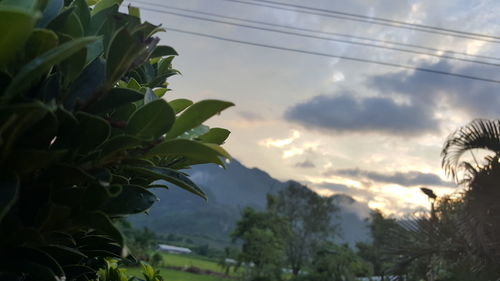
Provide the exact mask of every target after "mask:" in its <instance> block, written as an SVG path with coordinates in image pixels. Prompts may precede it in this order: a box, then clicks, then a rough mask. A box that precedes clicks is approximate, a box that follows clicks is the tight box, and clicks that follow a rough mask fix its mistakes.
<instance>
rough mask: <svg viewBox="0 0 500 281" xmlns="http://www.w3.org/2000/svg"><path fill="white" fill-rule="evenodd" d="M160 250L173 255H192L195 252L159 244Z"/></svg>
mask: <svg viewBox="0 0 500 281" xmlns="http://www.w3.org/2000/svg"><path fill="white" fill-rule="evenodd" d="M158 250H160V251H163V252H167V253H172V254H191V253H192V252H193V251H191V249H189V248H183V247H177V246H172V245H167V244H158Z"/></svg>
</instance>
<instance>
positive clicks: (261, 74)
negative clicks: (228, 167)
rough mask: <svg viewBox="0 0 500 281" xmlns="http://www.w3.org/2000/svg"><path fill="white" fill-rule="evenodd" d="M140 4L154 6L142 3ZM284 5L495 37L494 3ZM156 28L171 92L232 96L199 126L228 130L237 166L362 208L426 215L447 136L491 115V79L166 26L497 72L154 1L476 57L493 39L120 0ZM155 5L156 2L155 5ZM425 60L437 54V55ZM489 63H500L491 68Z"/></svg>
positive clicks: (495, 101) (499, 108)
mask: <svg viewBox="0 0 500 281" xmlns="http://www.w3.org/2000/svg"><path fill="white" fill-rule="evenodd" d="M144 1H146V2H149V3H152V5H149V4H144ZM281 1H282V2H286V3H294V4H300V5H309V6H314V7H317V8H323V9H332V10H340V11H345V12H350V13H357V14H362V15H367V16H373V17H383V18H390V19H395V20H401V21H407V22H413V23H420V24H426V25H433V26H440V27H446V28H451V29H457V30H466V31H470V32H476V33H485V34H498V33H499V26H500V18H499V17H498V15H497V11H499V10H500V2H499V1H496V0H461V1H432V0H414V1H392V0H379V1H375V0H374V1H365V0H352V1H327V0H321V1H319V0H318V1H314V2H311V1H304V0H289V1H285V0H281ZM130 2H131V3H134V5H136V6H139V7H149V8H154V9H155V10H157V12H151V11H148V10H145V9H143V10H142V17H143V18H145V19H146V20H148V21H150V22H153V23H155V24H160V23H161V24H162V25H163V26H164V27H165V28H166V29H167V33H166V34H163V35H160V36H161V39H162V41H161V42H162V44H168V45H172V46H173V47H175V49H176V50H177V51H178V52H179V54H180V56H179V57H178V58H176V59H175V60H174V65H175V68H177V69H179V70H181V72H182V73H183V75H182V76H178V77H174V78H172V79H170V83H171V88H172V89H173V91H172V92H171V94H170V95H171V96H169V97H167V99H168V98H172V99H174V98H178V97H187V98H191V99H193V100H201V99H206V98H216V99H224V100H230V101H233V102H234V103H236V107H234V108H232V109H229V110H228V111H227V112H224V113H223V114H222V115H221V116H220V117H217V118H215V119H214V120H212V121H211V122H210V125H212V126H221V127H225V128H228V129H230V130H231V131H232V134H231V137H230V140H229V141H228V142H227V144H226V148H227V150H228V151H230V152H231V154H232V155H233V156H234V157H235V158H236V159H238V160H240V161H241V162H242V163H243V164H245V165H247V166H249V167H259V168H261V169H263V170H265V171H267V172H268V173H270V174H271V176H273V177H275V178H278V179H280V180H289V179H293V180H296V181H299V182H302V183H304V184H307V185H308V186H310V187H311V188H313V189H314V190H316V191H317V192H318V193H319V194H321V195H325V196H329V195H333V194H337V193H346V194H349V195H351V196H353V197H354V198H355V199H357V200H359V201H362V202H364V203H366V204H368V205H369V206H370V207H372V208H380V209H382V210H385V211H387V212H392V213H395V214H403V213H405V212H410V211H413V210H416V209H419V208H427V207H428V205H429V204H428V201H427V197H426V196H425V195H424V194H422V193H421V192H420V190H419V187H420V186H428V187H431V188H433V189H434V190H435V191H436V193H437V194H439V195H442V194H446V193H451V192H454V191H456V190H457V189H456V188H454V187H453V185H452V184H451V183H450V179H449V178H447V177H446V176H445V175H444V173H443V171H442V169H441V167H440V161H441V160H440V151H441V147H442V144H443V143H444V141H445V139H446V137H447V136H448V135H449V134H450V133H452V132H453V130H455V129H456V128H457V127H458V126H460V125H464V124H466V123H467V122H468V121H470V120H472V119H473V118H497V117H498V116H499V113H500V94H499V93H500V85H499V84H494V83H488V82H482V81H476V80H466V79H460V78H456V77H447V76H443V75H437V74H430V73H422V72H415V71H411V70H403V69H398V68H393V67H386V66H380V65H373V64H364V63H359V62H351V61H346V60H342V59H336V58H326V57H319V56H313V55H307V54H298V53H291V52H285V51H279V50H271V49H264V48H259V47H255V46H247V45H242V44H235V43H231V42H225V41H217V40H214V39H209V38H202V37H195V36H192V35H188V34H182V33H176V32H173V31H171V32H169V31H168V29H169V28H177V29H184V30H190V31H194V32H201V33H206V34H211V35H216V36H221V37H226V38H232V39H238V40H244V41H251V42H257V43H264V44H270V45H276V46H283V47H288V48H296V49H302V50H308V51H314V52H322V53H328V54H335V55H340V56H350V57H360V58H367V59H372V60H379V61H386V62H390V63H397V64H405V65H414V66H417V67H425V68H432V69H438V70H441V71H447V72H455V73H463V74H466V75H473V76H480V77H484V78H489V79H498V78H499V77H498V73H499V72H498V68H497V67H496V66H486V65H479V64H472V63H467V62H463V61H452V60H444V59H439V58H436V57H432V56H427V55H415V54H407V53H402V52H396V51H390V50H382V49H376V48H368V47H362V46H354V45H348V44H343V43H338V42H331V41H325V40H318V39H312V38H301V37H296V36H291V35H285V34H278V33H270V32H265V31H256V30H249V29H245V28H242V27H235V26H229V25H222V24H217V23H208V22H202V21H196V20H193V19H187V18H182V17H176V16H172V15H167V14H162V13H160V12H159V11H161V10H168V9H167V8H161V7H160V6H158V4H161V5H171V6H175V7H179V8H187V9H194V10H198V11H204V12H212V13H217V14H222V15H226V16H236V17H240V18H246V19H251V20H260V21H266V22H272V23H276V24H287V25H293V26H297V27H302V28H309V29H315V30H321V31H329V32H338V33H345V34H350V35H355V36H364V37H370V38H376V39H380V40H391V41H397V42H402V43H410V44H418V45H423V46H428V47H432V48H436V49H442V50H445V49H449V50H455V51H457V52H468V53H471V54H480V55H484V56H495V55H498V54H499V53H500V52H499V51H500V48H499V47H498V46H499V44H496V43H487V42H480V41H474V40H468V39H463V38H454V37H449V36H442V35H435V34H429V33H423V32H418V31H415V30H405V29H400V28H391V27H387V26H380V25H373V24H366V23H357V22H351V21H345V20H344V21H343V20H339V19H332V18H327V17H321V16H317V15H307V14H303V13H300V12H297V11H282V10H277V9H270V8H264V7H256V6H249V5H244V4H238V3H231V2H230V1H223V0H184V1H174V0H141V3H139V2H134V0H131V1H130ZM155 3H156V4H155ZM436 54H448V55H449V53H445V52H437V53H436ZM495 62H497V63H498V62H499V61H495Z"/></svg>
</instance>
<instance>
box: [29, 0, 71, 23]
mask: <svg viewBox="0 0 500 281" xmlns="http://www.w3.org/2000/svg"><path fill="white" fill-rule="evenodd" d="M63 7H64V0H48V3H47V6H46V7H45V9H44V10H43V13H42V17H41V18H40V19H38V21H37V23H36V27H38V28H44V27H46V26H47V25H48V24H49V23H50V22H51V21H52V20H53V19H54V18H56V17H57V15H58V14H59V11H61V9H62V8H63Z"/></svg>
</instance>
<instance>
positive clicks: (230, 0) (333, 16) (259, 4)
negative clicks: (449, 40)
mask: <svg viewBox="0 0 500 281" xmlns="http://www.w3.org/2000/svg"><path fill="white" fill-rule="evenodd" d="M223 1H228V2H233V3H241V4H246V5H252V6H257V7H267V8H273V9H278V10H283V11H291V12H300V13H305V14H310V15H317V16H324V17H330V18H336V19H342V20H350V21H356V22H364V23H371V24H378V25H383V26H390V27H396V28H401V29H408V30H415V31H421V32H426V33H431V34H437V35H446V36H452V37H458V38H463V39H473V40H477V41H484V42H489V43H497V44H498V43H500V40H498V39H494V38H495V37H493V36H490V38H492V39H487V38H482V37H475V36H472V35H465V34H460V33H450V32H445V31H438V30H430V29H424V28H420V27H417V26H404V25H397V24H393V23H389V22H381V21H377V20H374V19H372V18H370V17H366V18H355V17H349V16H342V15H335V14H332V13H329V12H327V11H328V10H325V12H317V11H312V10H311V11H308V10H297V9H295V8H286V7H283V6H276V5H268V4H263V3H253V2H248V1H242V0H223ZM283 5H284V4H283ZM484 36H486V37H487V36H488V35H484Z"/></svg>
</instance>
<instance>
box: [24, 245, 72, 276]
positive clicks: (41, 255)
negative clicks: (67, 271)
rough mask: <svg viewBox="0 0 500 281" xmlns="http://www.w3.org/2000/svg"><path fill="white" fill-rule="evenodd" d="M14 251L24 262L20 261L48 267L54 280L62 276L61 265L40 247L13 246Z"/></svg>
mask: <svg viewBox="0 0 500 281" xmlns="http://www.w3.org/2000/svg"><path fill="white" fill-rule="evenodd" d="M15 252H16V255H17V256H20V257H22V258H21V260H22V259H24V262H22V263H26V262H30V263H34V264H38V265H42V266H44V267H47V268H49V269H50V270H51V271H52V272H53V273H54V277H55V279H56V280H58V279H59V280H60V279H61V278H64V271H63V270H62V268H61V265H60V264H59V263H58V262H57V261H56V260H55V259H54V258H53V257H52V256H50V255H49V254H47V253H46V252H44V251H42V250H40V249H35V248H28V247H18V248H15Z"/></svg>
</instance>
